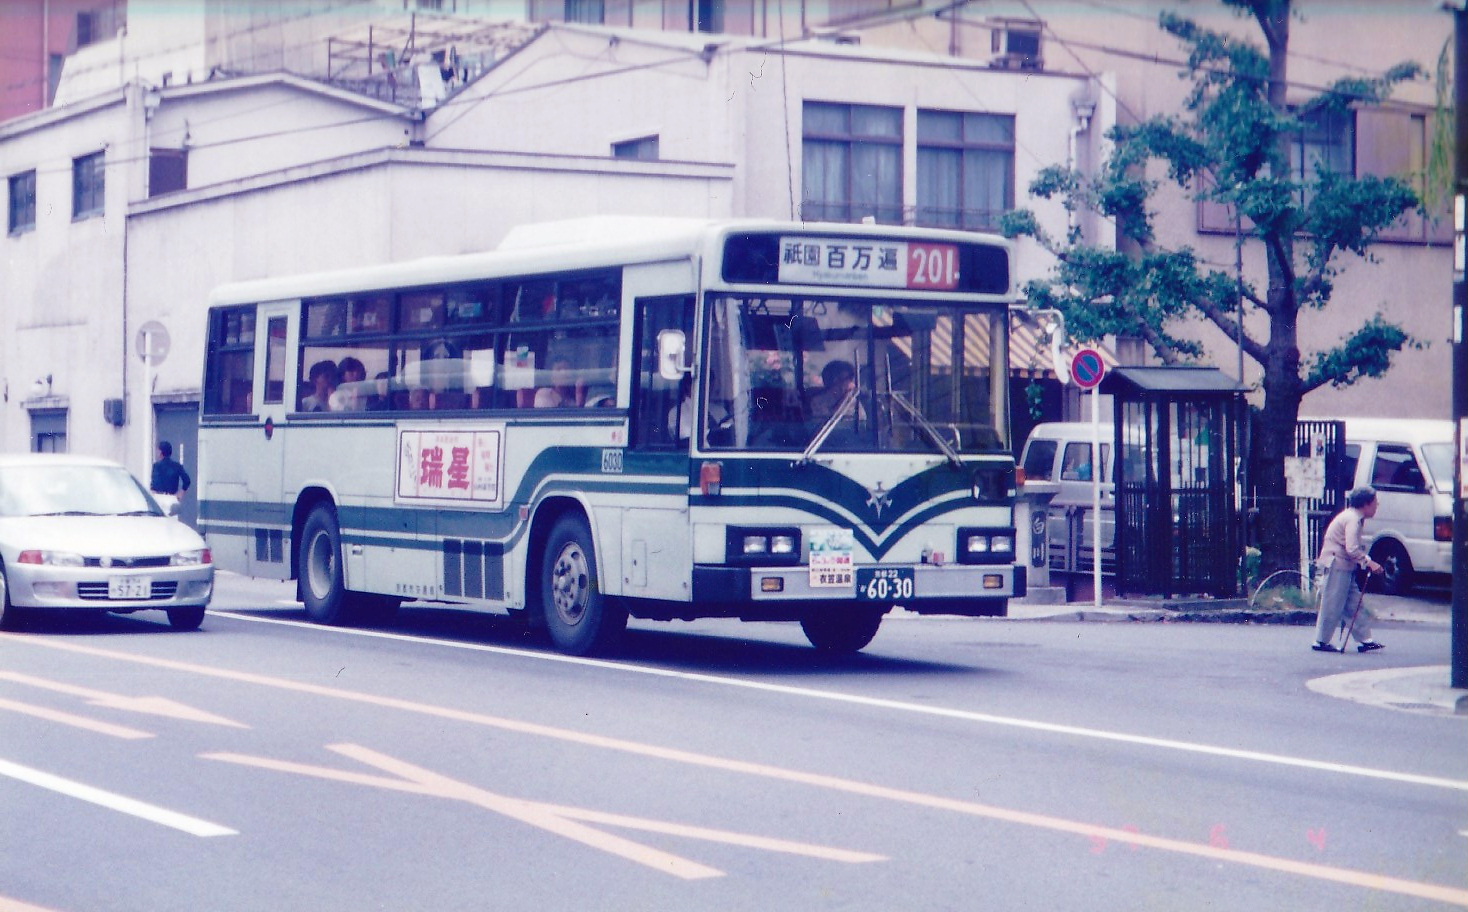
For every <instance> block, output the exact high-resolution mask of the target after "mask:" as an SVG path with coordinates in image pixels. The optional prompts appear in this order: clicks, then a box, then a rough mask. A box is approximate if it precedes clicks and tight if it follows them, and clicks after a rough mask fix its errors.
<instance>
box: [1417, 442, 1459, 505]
mask: <svg viewBox="0 0 1468 912" xmlns="http://www.w3.org/2000/svg"><path fill="white" fill-rule="evenodd" d="M1422 458H1423V459H1424V460H1425V461H1426V462H1427V471H1428V474H1430V475H1431V476H1432V484H1433V487H1435V488H1437V489H1438V490H1439V491H1441V492H1443V493H1444V494H1451V493H1452V490H1453V445H1452V444H1451V443H1424V444H1423V445H1422Z"/></svg>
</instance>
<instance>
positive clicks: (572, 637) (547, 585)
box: [540, 515, 627, 655]
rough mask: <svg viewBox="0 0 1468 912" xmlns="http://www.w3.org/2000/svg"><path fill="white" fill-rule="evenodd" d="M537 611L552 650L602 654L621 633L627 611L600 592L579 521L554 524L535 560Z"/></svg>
mask: <svg viewBox="0 0 1468 912" xmlns="http://www.w3.org/2000/svg"><path fill="white" fill-rule="evenodd" d="M540 601H541V611H542V615H543V617H544V619H545V627H546V631H547V632H548V633H549V634H550V637H551V642H553V643H554V644H555V646H556V648H557V649H559V650H560V651H562V652H566V653H570V654H571V655H592V654H594V653H599V652H605V651H606V650H607V649H609V648H610V647H611V646H612V645H613V644H614V643H615V642H616V641H617V639H618V638H619V637H620V636H621V635H622V631H624V630H625V629H626V628H627V612H626V610H625V609H623V608H621V607H619V606H618V605H616V604H614V603H613V602H612V600H610V599H608V598H607V597H606V596H605V595H604V594H603V593H602V591H601V578H600V577H599V576H598V574H597V566H596V551H595V549H594V548H593V547H592V543H591V528H590V527H589V526H588V525H587V524H586V520H584V519H582V518H581V517H580V516H576V515H567V516H562V517H561V518H560V519H558V520H556V524H555V525H554V526H553V527H551V532H550V537H549V538H547V539H546V543H545V552H544V553H543V554H542V556H541V571H540Z"/></svg>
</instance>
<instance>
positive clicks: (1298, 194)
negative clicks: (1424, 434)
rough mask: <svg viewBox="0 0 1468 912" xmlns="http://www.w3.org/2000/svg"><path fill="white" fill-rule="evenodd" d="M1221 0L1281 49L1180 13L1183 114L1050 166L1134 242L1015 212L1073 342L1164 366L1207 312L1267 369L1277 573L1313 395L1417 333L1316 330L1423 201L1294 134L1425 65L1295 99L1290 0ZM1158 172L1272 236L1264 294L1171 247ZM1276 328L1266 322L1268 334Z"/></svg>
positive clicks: (1355, 374) (1184, 347)
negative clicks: (1303, 415) (1052, 264)
mask: <svg viewBox="0 0 1468 912" xmlns="http://www.w3.org/2000/svg"><path fill="white" fill-rule="evenodd" d="M1222 2H1223V3H1224V4H1225V5H1227V6H1230V7H1233V8H1235V10H1236V12H1238V13H1239V14H1240V15H1242V16H1245V17H1252V19H1253V21H1254V23H1255V24H1256V25H1257V26H1258V28H1259V30H1260V32H1262V34H1263V37H1264V41H1265V44H1266V49H1260V48H1259V47H1258V46H1257V45H1256V44H1254V43H1251V42H1249V41H1247V40H1243V39H1240V38H1236V37H1233V36H1230V35H1226V34H1222V33H1219V32H1214V31H1210V30H1207V29H1204V28H1201V27H1199V26H1198V25H1197V24H1195V23H1194V22H1192V21H1190V20H1187V19H1184V18H1181V17H1178V16H1176V15H1173V14H1170V13H1163V14H1162V16H1161V17H1160V25H1161V28H1162V29H1163V30H1164V31H1166V32H1168V33H1169V34H1171V35H1173V36H1175V37H1176V38H1177V39H1178V40H1179V41H1181V42H1182V43H1183V44H1184V46H1185V47H1186V48H1187V49H1188V52H1189V54H1188V63H1187V77H1188V78H1189V79H1191V81H1192V91H1191V92H1190V93H1189V95H1188V98H1187V102H1186V104H1185V109H1184V111H1185V113H1184V115H1183V116H1159V117H1154V118H1152V119H1150V120H1147V121H1145V122H1143V123H1139V124H1134V125H1126V126H1118V127H1116V128H1114V129H1113V130H1112V131H1111V133H1110V134H1109V136H1110V138H1111V140H1112V141H1113V143H1114V150H1113V152H1112V154H1111V155H1110V157H1109V159H1108V160H1107V161H1106V162H1105V163H1104V164H1103V166H1102V167H1101V168H1100V169H1099V172H1098V174H1097V175H1096V176H1095V177H1094V178H1086V177H1085V176H1083V175H1081V174H1079V173H1078V172H1075V171H1072V170H1069V169H1067V168H1062V167H1050V168H1046V169H1044V170H1043V171H1042V172H1041V173H1040V174H1039V176H1038V177H1037V178H1036V179H1035V181H1034V182H1033V183H1032V185H1031V187H1030V192H1031V193H1033V194H1034V195H1035V196H1037V197H1040V198H1044V199H1050V198H1059V199H1060V200H1061V201H1062V202H1063V203H1064V205H1065V206H1066V208H1067V209H1068V210H1070V211H1078V210H1080V209H1081V208H1088V209H1090V210H1093V211H1096V212H1099V213H1101V214H1102V215H1104V216H1106V217H1108V218H1112V219H1114V220H1115V223H1116V226H1117V235H1118V238H1119V243H1118V249H1115V250H1113V249H1107V248H1104V247H1100V246H1096V245H1092V244H1087V243H1085V242H1084V240H1083V238H1082V237H1081V234H1080V232H1079V230H1078V229H1072V230H1071V231H1070V233H1069V235H1068V236H1066V237H1065V238H1063V239H1062V238H1056V237H1054V236H1052V235H1050V234H1049V233H1047V232H1046V231H1045V230H1044V229H1043V228H1042V227H1041V226H1040V225H1039V223H1038V221H1037V220H1036V218H1035V216H1034V214H1033V213H1032V212H1029V211H1027V210H1017V211H1015V212H1012V213H1009V214H1008V215H1007V216H1006V219H1005V221H1004V225H1003V229H1004V231H1005V233H1006V234H1008V235H1009V236H1011V237H1017V236H1021V235H1027V236H1030V237H1033V238H1034V239H1035V240H1036V241H1037V242H1038V243H1040V244H1041V245H1042V246H1043V247H1045V248H1046V249H1047V250H1049V251H1050V252H1051V253H1053V254H1054V255H1055V257H1056V258H1057V261H1058V262H1057V265H1056V268H1055V270H1054V272H1053V274H1052V275H1051V276H1050V277H1049V278H1048V279H1047V280H1045V281H1041V282H1032V283H1030V285H1029V287H1028V289H1027V291H1028V294H1029V299H1030V302H1031V305H1032V306H1036V307H1056V308H1059V309H1060V310H1062V311H1063V312H1064V313H1065V315H1066V326H1067V329H1068V330H1069V331H1070V335H1071V336H1072V338H1075V339H1078V340H1095V339H1099V338H1101V337H1102V336H1104V335H1107V334H1111V333H1114V334H1117V335H1121V336H1131V337H1140V338H1142V339H1143V340H1145V341H1146V342H1147V344H1148V345H1149V346H1150V347H1151V348H1152V350H1153V351H1155V352H1156V353H1157V355H1158V357H1159V358H1160V359H1161V360H1162V362H1163V363H1166V364H1176V363H1180V362H1184V361H1192V360H1196V359H1198V358H1200V357H1201V356H1202V355H1203V349H1202V346H1201V345H1199V344H1198V343H1197V342H1196V341H1193V340H1191V339H1187V338H1184V337H1181V336H1179V335H1177V334H1176V332H1175V330H1176V329H1177V328H1178V327H1179V326H1180V325H1182V324H1184V323H1185V322H1187V321H1192V320H1196V319H1198V318H1201V319H1202V320H1204V321H1205V322H1207V323H1211V324H1212V325H1214V326H1215V327H1217V328H1218V329H1219V330H1220V331H1222V332H1223V333H1224V334H1225V335H1226V336H1228V337H1229V338H1230V339H1232V340H1234V342H1235V343H1237V345H1238V346H1239V348H1240V349H1241V350H1242V351H1243V353H1244V354H1245V355H1247V356H1248V357H1249V358H1250V359H1251V360H1253V361H1254V362H1256V363H1257V364H1258V365H1259V366H1260V367H1261V368H1262V378H1263V379H1262V391H1263V404H1262V407H1261V409H1260V410H1259V412H1258V414H1257V415H1256V423H1255V432H1254V439H1253V446H1254V451H1255V455H1256V459H1255V461H1254V467H1255V480H1256V482H1257V486H1258V487H1257V490H1258V492H1259V495H1260V498H1259V521H1258V527H1257V531H1258V540H1259V543H1260V550H1261V563H1262V568H1263V571H1264V572H1265V573H1266V574H1267V573H1271V572H1273V571H1274V570H1278V569H1285V568H1289V567H1291V566H1294V565H1295V564H1296V562H1297V557H1298V554H1299V540H1298V538H1297V537H1296V527H1295V522H1294V519H1293V514H1292V504H1291V502H1290V499H1289V498H1288V497H1287V496H1286V493H1285V479H1284V462H1283V459H1282V457H1283V456H1286V455H1293V449H1294V435H1295V422H1296V419H1297V418H1298V416H1299V408H1300V401H1301V399H1303V398H1304V396H1305V394H1306V393H1309V392H1310V391H1311V390H1314V389H1317V388H1319V387H1321V386H1324V385H1325V384H1332V385H1334V386H1337V387H1346V386H1350V385H1351V384H1353V383H1355V382H1356V381H1358V380H1360V379H1362V378H1366V377H1379V376H1381V375H1383V374H1384V373H1385V372H1386V371H1387V369H1388V368H1389V367H1390V365H1391V355H1392V354H1393V353H1394V352H1397V351H1400V350H1402V348H1404V347H1406V346H1409V345H1417V344H1418V343H1416V342H1415V341H1414V340H1412V339H1411V338H1410V337H1409V336H1408V335H1407V333H1406V332H1405V331H1403V329H1402V328H1401V327H1400V326H1399V325H1397V324H1396V323H1393V322H1392V321H1390V320H1388V319H1387V318H1386V317H1385V316H1383V315H1381V314H1377V315H1376V316H1374V317H1372V318H1371V319H1369V320H1367V321H1366V322H1365V323H1364V324H1362V325H1360V326H1358V327H1356V328H1355V329H1354V330H1352V331H1350V332H1349V333H1348V334H1346V335H1345V336H1344V337H1343V338H1342V339H1341V341H1340V342H1339V344H1337V345H1336V346H1335V347H1334V348H1330V349H1327V350H1322V351H1317V352H1314V353H1313V354H1311V355H1310V356H1309V357H1308V358H1307V357H1305V356H1304V355H1302V353H1301V351H1300V348H1299V341H1298V340H1299V332H1298V327H1299V323H1300V321H1301V319H1302V318H1305V317H1307V316H1315V315H1317V314H1318V313H1319V312H1321V311H1322V310H1324V308H1325V307H1326V306H1327V305H1328V304H1329V302H1330V298H1331V293H1332V291H1333V281H1334V279H1335V277H1336V276H1337V275H1338V273H1339V270H1340V268H1341V265H1340V261H1341V260H1342V259H1343V258H1344V256H1343V255H1346V254H1353V255H1355V256H1356V257H1360V258H1364V259H1367V260H1369V259H1370V252H1369V248H1370V246H1371V244H1372V243H1373V242H1374V241H1375V240H1376V238H1377V237H1378V235H1379V234H1380V232H1381V231H1382V229H1384V228H1386V227H1387V226H1388V225H1390V224H1391V223H1392V222H1394V221H1396V220H1397V218H1399V217H1400V216H1401V215H1403V214H1404V213H1406V212H1407V211H1408V210H1410V209H1412V208H1414V207H1417V206H1418V205H1419V202H1418V199H1417V196H1416V194H1415V193H1414V192H1413V190H1412V189H1411V187H1409V186H1408V185H1407V184H1406V183H1404V182H1403V181H1401V180H1399V179H1397V178H1393V177H1387V178H1383V177H1376V176H1363V177H1353V176H1350V175H1345V174H1340V173H1334V172H1331V171H1328V170H1326V169H1325V168H1323V167H1321V166H1320V165H1319V164H1318V163H1316V165H1315V167H1314V168H1313V170H1311V171H1309V172H1305V169H1303V168H1298V167H1296V168H1292V166H1291V155H1290V142H1291V140H1292V139H1293V138H1296V137H1298V136H1299V135H1300V133H1301V131H1302V128H1303V127H1304V125H1305V124H1306V123H1307V122H1313V121H1315V120H1316V119H1317V118H1320V117H1324V116H1327V115H1330V114H1332V113H1335V114H1340V113H1345V112H1347V111H1349V110H1350V109H1351V108H1353V107H1356V106H1363V105H1375V104H1379V103H1380V102H1381V101H1383V100H1385V99H1386V98H1387V97H1388V96H1389V95H1390V93H1391V90H1392V88H1393V87H1394V86H1395V85H1396V84H1398V83H1400V82H1402V81H1403V80H1406V79H1411V78H1415V77H1416V76H1418V75H1420V74H1421V72H1422V71H1421V68H1420V67H1419V66H1418V65H1416V64H1410V63H1409V64H1399V65H1397V66H1395V67H1393V68H1391V69H1390V70H1388V71H1386V72H1385V73H1384V74H1382V75H1381V76H1380V77H1378V78H1374V79H1365V78H1347V79H1342V80H1339V81H1337V82H1336V83H1334V84H1333V85H1330V86H1328V87H1326V89H1325V90H1324V91H1322V92H1321V93H1320V94H1318V95H1316V96H1315V97H1313V98H1312V99H1310V100H1309V101H1308V102H1306V103H1305V104H1303V105H1299V106H1291V105H1289V104H1287V103H1286V89H1287V86H1288V82H1287V78H1288V72H1287V65H1288V54H1287V52H1288V49H1289V30H1290V0H1222ZM1149 166H1151V168H1150V173H1152V174H1158V173H1160V172H1161V170H1162V168H1163V167H1164V166H1165V169H1166V175H1167V180H1168V181H1170V182H1172V183H1175V184H1177V185H1178V186H1179V187H1181V188H1183V189H1184V191H1185V192H1187V193H1188V194H1190V195H1191V196H1193V197H1195V198H1199V199H1205V200H1213V201H1216V202H1220V203H1223V204H1225V205H1228V206H1230V207H1233V209H1234V211H1235V212H1236V213H1238V215H1239V217H1240V220H1239V224H1240V232H1241V237H1242V241H1243V242H1247V243H1250V244H1260V245H1263V249H1264V253H1265V257H1266V261H1267V264H1268V273H1267V274H1268V281H1267V286H1266V287H1265V288H1264V289H1262V290H1261V289H1259V288H1258V287H1257V286H1256V285H1253V284H1250V283H1246V282H1243V281H1242V280H1241V279H1240V278H1238V277H1236V276H1234V275H1230V274H1227V273H1225V272H1222V271H1219V270H1217V269H1210V268H1208V267H1207V266H1206V264H1205V263H1203V262H1202V261H1201V260H1200V258H1199V257H1198V255H1197V254H1196V253H1195V252H1194V251H1193V250H1192V249H1191V248H1189V247H1187V246H1176V247H1169V246H1167V245H1165V244H1163V243H1162V242H1161V241H1160V240H1159V239H1158V238H1157V237H1156V236H1155V234H1154V231H1153V219H1152V213H1151V212H1150V211H1149V210H1148V204H1149V201H1150V200H1151V198H1152V195H1153V193H1154V192H1155V191H1156V190H1157V189H1158V188H1159V187H1160V186H1161V183H1162V182H1161V180H1159V179H1157V178H1155V177H1152V176H1149ZM1241 308H1242V310H1243V313H1242V314H1241V313H1240V309H1241ZM1260 314H1262V315H1263V316H1262V317H1261V316H1259V315H1260ZM1261 324H1262V325H1264V326H1267V335H1265V336H1262V337H1261V336H1260V335H1259V334H1258V332H1257V330H1258V328H1259V326H1260V325H1261ZM1260 456H1262V458H1258V457H1260Z"/></svg>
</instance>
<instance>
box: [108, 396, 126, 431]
mask: <svg viewBox="0 0 1468 912" xmlns="http://www.w3.org/2000/svg"><path fill="white" fill-rule="evenodd" d="M102 417H103V418H104V419H105V420H106V421H107V423H108V424H110V425H112V426H113V427H122V426H123V425H124V424H127V400H126V399H103V400H102Z"/></svg>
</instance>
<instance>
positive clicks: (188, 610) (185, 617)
mask: <svg viewBox="0 0 1468 912" xmlns="http://www.w3.org/2000/svg"><path fill="white" fill-rule="evenodd" d="M168 623H169V624H170V625H172V627H173V629H174V630H198V629H199V625H200V624H202V623H204V606H203V605H188V606H185V607H183V608H170V609H168Z"/></svg>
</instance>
